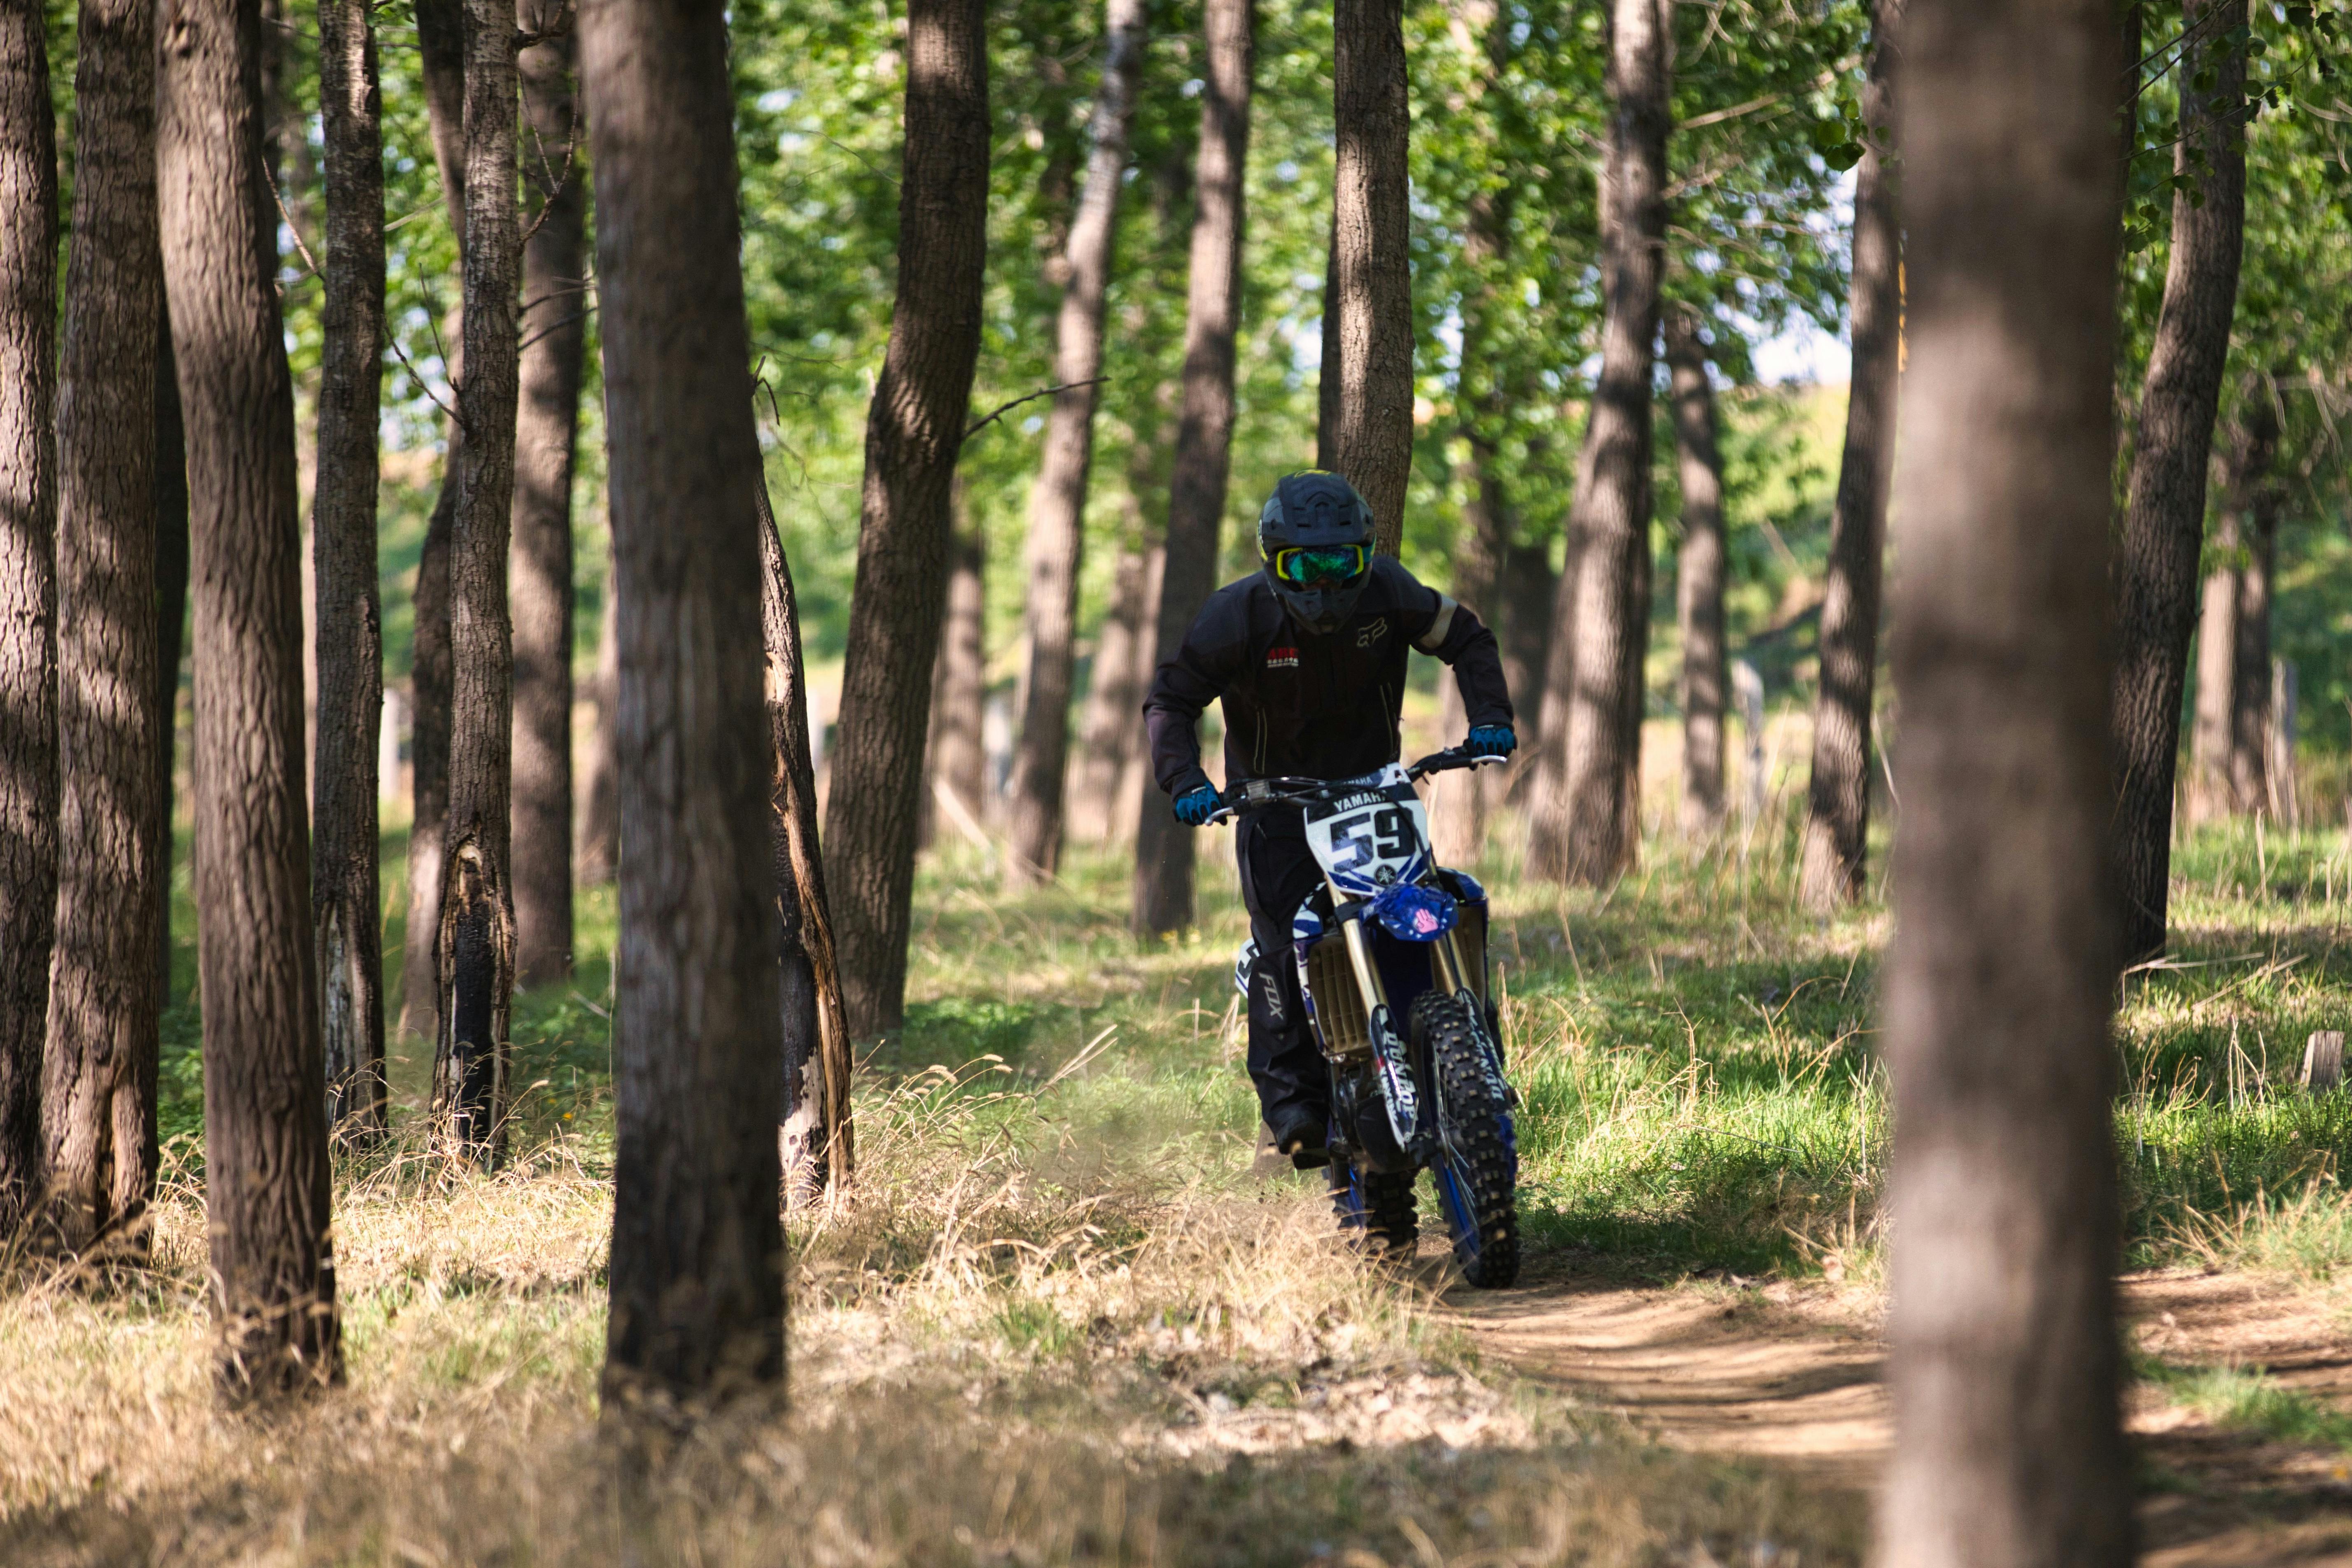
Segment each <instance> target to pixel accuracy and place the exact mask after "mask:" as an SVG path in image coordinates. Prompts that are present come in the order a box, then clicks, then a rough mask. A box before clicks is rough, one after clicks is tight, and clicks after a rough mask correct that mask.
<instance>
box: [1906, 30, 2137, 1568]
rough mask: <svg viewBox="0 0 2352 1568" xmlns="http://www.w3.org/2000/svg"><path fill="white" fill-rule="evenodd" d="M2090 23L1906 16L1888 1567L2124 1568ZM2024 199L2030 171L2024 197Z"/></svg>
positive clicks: (2111, 159)
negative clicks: (1902, 805)
mask: <svg viewBox="0 0 2352 1568" xmlns="http://www.w3.org/2000/svg"><path fill="white" fill-rule="evenodd" d="M1903 47H1904V60H1903V70H1904V95H1905V113H1904V176H1903V178H1904V205H1905V210H1906V220H1907V232H1908V237H1909V239H1910V245H1909V247H1908V254H1909V256H1910V258H1911V260H1910V264H1909V274H1910V293H1909V305H1908V310H1909V341H1910V367H1909V370H1908V371H1907V372H1906V386H1905V389H1904V406H1903V415H1902V420H1903V429H1902V445H1903V452H1904V458H1903V465H1902V468H1901V470H1900V472H1899V474H1898V476H1897V477H1898V478H1899V479H1900V480H1901V481H1902V485H1903V489H1902V490H1901V491H1900V492H1899V494H1898V496H1897V498H1896V505H1895V508H1894V509H1893V515H1894V520H1895V529H1896V535H1895V560H1896V563H1897V571H1898V577H1897V580H1896V583H1895V606H1894V608H1895V613H1894V616H1893V617H1892V624H1893V626H1894V644H1893V652H1894V679H1895V685H1896V687H1897V689H1900V690H1901V691H1902V693H1903V753H1902V759H1901V761H1902V767H1903V791H1904V795H1905V797H1906V806H1907V809H1906V811H1905V813H1904V817H1903V827H1902V832H1901V834H1900V835H1899V836H1898V838H1897V841H1896V847H1895V875H1894V885H1895V947H1894V951H1893V953H1892V955H1891V957H1890V960H1889V963H1888V975H1887V983H1886V1004H1885V1035H1886V1042H1887V1066H1888V1068H1889V1072H1890V1074H1891V1077H1892V1080H1893V1093H1894V1116H1895V1145H1894V1162H1893V1165H1892V1169H1891V1173H1890V1177H1889V1192H1888V1199H1889V1202H1890V1204H1891V1205H1892V1207H1893V1211H1894V1212H1895V1213H1896V1214H1899V1215H1902V1223H1901V1224H1900V1225H1899V1226H1896V1227H1895V1238H1894V1252H1893V1262H1892V1267H1893V1270H1894V1273H1893V1281H1892V1297H1893V1300H1894V1303H1895V1305H1894V1316H1893V1318H1892V1321H1891V1324H1890V1338H1891V1340H1892V1343H1893V1349H1892V1354H1891V1357H1890V1367H1891V1375H1890V1386H1891V1388H1892V1392H1893V1394H1894V1402H1895V1451H1894V1457H1893V1458H1892V1460H1891V1462H1890V1465H1889V1468H1888V1471H1887V1476H1886V1481H1885V1498H1884V1500H1883V1501H1882V1503H1881V1505H1880V1509H1879V1552H1878V1556H1879V1559H1880V1560H1881V1561H1883V1562H1885V1563H1901V1564H1904V1565H1905V1568H1986V1565H1989V1564H1998V1565H2001V1568H2062V1565H2063V1568H2122V1565H2123V1564H2126V1563H2129V1562H2131V1560H2132V1511H2131V1508H2132V1487H2131V1477H2130V1466H2129V1462H2128V1458H2127V1456H2126V1449H2125V1447H2124V1442H2123V1435H2122V1432H2121V1430H2120V1420H2119V1416H2120V1412H2119V1409H2118V1393H2117V1381H2118V1376H2119V1373H2120V1367H2119V1365H2118V1363H2119V1361H2120V1359H2121V1358H2120V1354H2119V1342H2118V1336H2117V1333H2116V1316H2115V1309H2116V1293H2115V1284H2114V1272H2115V1269H2116V1265H2117V1263H2118V1262H2119V1257H2118V1251H2119V1248H2118V1229H2119V1224H2118V1215H2117V1201H2116V1152H2115V1142H2114V1139H2113V1133H2112V1130H2111V1128H2110V1126H2109V1122H2108V1096H2109V1092H2110V1085H2109V1082H2108V1079H2109V1075H2110V1064H2111V1062H2112V1060H2113V1047H2111V1045H2110V1044H2109V1041H2108V1037H2107V1021H2108V1011H2109V1008H2110V1006H2111V1005H2112V1002H2113V996H2114V988H2115V956H2116V941H2115V938H2116V904H2115V901H2114V900H2113V899H2112V898H2111V897H2109V896H2108V858H2107V844H2106V839H2105V827H2106V824H2107V821H2108V814H2109V812H2110V811H2111V810H2112V809H2113V805H2114V798H2115V797H2114V795H2113V781H2112V778H2111V775H2110V773H2109V772H2108V762H2107V736H2106V731H2105V724H2104V722H2103V721H2104V719H2105V715H2106V712H2107V702H2108V688H2107V658H2108V655H2107V647H2108V643H2107V637H2106V631H2107V619H2108V576H2107V568H2108V525H2109V517H2110V514H2111V506H2112V501H2111V496H2112V490H2111V485H2110V479H2109V473H2110V468H2109V464H2110V460H2111V453H2112V451H2113V448H2112V446H2111V445H2110V443H2111V441H2112V438H2113V437H2112V424H2111V420H2112V407H2113V403H2112V385H2113V384H2112V379H2111V378H2112V375H2113V367H2114V363H2115V361H2114V331H2115V326H2114V323H2115V313H2114V310H2113V308H2112V307H2113V289H2114V279H2115V255H2116V250H2115V247H2116V201H2117V191H2116V180H2115V174H2114V168H2115V163H2116V156H2117V151H2118V149H2117V142H2116V121H2115V114H2114V109H2115V102H2114V85H2113V84H2114V81H2115V79H2116V72H2117V70H2118V68H2119V61H2118V58H2117V55H2116V24H2115V11H2114V7H2113V6H2112V5H2111V4H2109V0H2066V3H2065V4H2063V5H2052V4H2049V3H2048V0H2034V3H2027V0H1976V3H1973V4H1959V3H1956V0H1911V4H1910V5H1907V6H1906V15H1905V18H1904V40H1903ZM2021 172H2024V173H2023V174H2021Z"/></svg>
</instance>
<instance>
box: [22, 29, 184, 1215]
mask: <svg viewBox="0 0 2352 1568" xmlns="http://www.w3.org/2000/svg"><path fill="white" fill-rule="evenodd" d="M154 49H155V11H154V6H153V4H152V0H86V3H85V4H84V5H82V6H81V11H80V19H79V28H78V31H77V47H76V57H75V66H74V109H75V115H74V120H75V126H76V134H75V139H74V211H73V237H72V240H71V246H70V251H69V254H68V268H67V272H66V283H65V295H66V298H65V332H64V343H63V353H62V364H61V367H60V371H59V374H58V406H57V419H58V434H57V443H58V532H57V550H58V563H57V617H58V619H57V627H58V631H57V637H58V740H57V745H58V902H57V916H56V921H57V924H56V937H55V942H56V945H55V947H54V948H53V950H52V952H51V955H50V965H49V998H48V1048H47V1066H46V1068H45V1071H44V1073H43V1076H42V1087H41V1113H42V1142H43V1145H44V1156H45V1158H44V1163H45V1165H46V1173H47V1180H48V1184H49V1207H48V1215H49V1225H50V1227H51V1229H52V1231H53V1233H54V1238H55V1240H56V1241H57V1242H58V1244H60V1245H61V1246H62V1247H65V1248H66V1249H67V1250H68V1251H71V1252H76V1253H79V1252H84V1251H87V1250H89V1248H91V1247H95V1246H97V1245H98V1244H99V1243H100V1240H101V1239H104V1240H106V1241H108V1242H110V1243H112V1244H117V1245H121V1246H123V1247H128V1248H129V1249H131V1251H133V1252H140V1253H143V1252H144V1251H145V1249H146V1242H147V1237H146V1235H145V1219H146V1214H147V1207H148V1204H149V1202H150V1200H152V1197H153V1196H154V1192H155V1174H156V1163H157V1151H156V1133H155V1079H156V1053H157V1047H158V1037H157V1025H158V1010H157V1007H156V1002H155V988H154V985H153V984H152V973H151V972H150V970H149V967H148V966H149V964H150V963H151V962H152V953H153V952H154V947H155V932H154V930H153V927H152V923H151V922H152V921H153V920H154V917H155V913H156V910H157V907H158V906H157V902H156V899H155V884H156V882H157V881H158V880H159V879H162V878H163V875H164V864H165V863H166V861H165V857H166V856H167V854H168V850H167V848H166V846H165V842H164V840H163V835H162V832H161V831H160V830H161V827H162V822H161V819H160V815H159V812H158V809H157V806H158V803H157V801H156V799H155V763H154V758H155V751H156V748H157V745H158V742H159V739H160V737H159V735H158V733H157V727H156V723H155V720H156V714H155V710H154V703H153V701H152V691H153V689H154V687H155V662H156V661H155V616H154V606H155V477H154V474H155V449H154V444H153V443H154V433H155V426H154V419H153V412H154V407H155V322H156V321H157V319H158V318H159V316H160V314H161V311H162V307H163V256H162V253H161V251H160V250H159V249H158V248H157V245H158V239H157V235H156V217H155V54H154Z"/></svg>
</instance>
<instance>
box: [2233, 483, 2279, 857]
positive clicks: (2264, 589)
mask: <svg viewBox="0 0 2352 1568" xmlns="http://www.w3.org/2000/svg"><path fill="white" fill-rule="evenodd" d="M2241 515H2242V519H2243V521H2242V524H2241V526H2242V528H2243V529H2244V531H2245V534H2246V564H2245V569H2244V571H2243V572H2242V574H2240V576H2239V578H2238V613H2237V616H2236V622H2237V625H2236V627H2235V630H2236V632H2237V647H2236V657H2235V658H2232V659H2231V671H2230V677H2231V679H2230V688H2231V689H2230V791H2231V796H2232V797H2233V804H2234V805H2236V807H2237V810H2238V812H2239V814H2240V815H2242V816H2254V815H2256V814H2263V815H2269V814H2270V813H2271V812H2272V810H2273V806H2274V805H2276V797H2277V793H2278V792H2277V791H2276V789H2275V788H2274V786H2273V780H2272V777H2271V773H2272V766H2271V725H2272V676H2271V598H2272V593H2273V588H2272V584H2273V581H2274V580H2275V575H2276V571H2277V566H2278V514H2277V512H2276V511H2275V510H2273V507H2272V505H2271V502H2270V499H2269V497H2268V496H2267V495H2264V494H2261V493H2257V494H2256V495H2255V496H2254V497H2252V498H2251V504H2250V506H2249V507H2248V509H2247V510H2246V511H2245V512H2244V513H2242V514H2241Z"/></svg>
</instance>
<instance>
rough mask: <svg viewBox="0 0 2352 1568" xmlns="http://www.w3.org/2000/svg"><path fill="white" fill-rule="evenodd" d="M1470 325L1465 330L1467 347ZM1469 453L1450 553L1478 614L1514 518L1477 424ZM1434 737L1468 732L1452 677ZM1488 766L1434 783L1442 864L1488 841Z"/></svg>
mask: <svg viewBox="0 0 2352 1568" xmlns="http://www.w3.org/2000/svg"><path fill="white" fill-rule="evenodd" d="M1471 341H1472V333H1471V332H1470V331H1469V330H1468V329H1467V328H1465V331H1464V332H1463V345H1464V352H1465V353H1468V352H1469V344H1470V342H1471ZM1468 446H1469V448H1470V452H1469V458H1468V460H1467V461H1466V462H1465V463H1464V464H1463V477H1464V478H1465V479H1466V480H1467V481H1468V484H1469V494H1468V495H1467V496H1465V498H1464V499H1463V505H1462V521H1463V524H1464V528H1463V538H1462V543H1461V546H1460V548H1459V549H1458V550H1456V551H1455V552H1454V584H1453V592H1454V596H1455V597H1456V598H1458V599H1459V600H1461V602H1462V603H1464V604H1465V605H1469V606H1470V607H1471V608H1472V609H1474V610H1476V611H1478V612H1479V613H1480V614H1481V615H1485V616H1494V617H1495V618H1496V620H1499V619H1500V618H1501V616H1499V615H1497V614H1496V607H1495V606H1496V597H1497V595H1499V594H1500V593H1501V591H1502V586H1503V563H1504V561H1505V560H1506V559H1507V558H1508V556H1509V554H1510V548H1511V533H1512V519H1511V515H1510V511H1509V501H1508V500H1507V498H1506V496H1505V495H1504V493H1503V481H1502V477H1501V476H1500V475H1499V474H1497V473H1496V448H1495V444H1494V442H1493V441H1492V440H1490V439H1488V438H1487V437H1485V436H1483V435H1481V434H1479V433H1478V432H1476V431H1475V430H1474V431H1472V432H1471V433H1470V434H1469V436H1468ZM1437 713H1438V720H1437V729H1438V741H1439V742H1440V743H1441V744H1444V745H1449V746H1450V745H1456V744H1459V743H1460V742H1461V740H1462V737H1463V736H1464V735H1465V733H1466V732H1467V729H1468V720H1469V715H1468V712H1467V710H1465V708H1464V707H1463V705H1462V689H1461V687H1460V686H1459V685H1457V684H1456V683H1455V682H1454V681H1453V680H1452V679H1440V680H1439V682H1438V693H1437ZM1486 773H1487V770H1486V769H1484V768H1479V769H1475V770H1472V771H1468V772H1464V773H1454V774H1450V775H1449V774H1441V775H1439V777H1438V778H1437V779H1436V780H1434V781H1433V784H1432V786H1431V801H1430V840H1431V844H1432V846H1433V848H1434V849H1435V851H1436V854H1437V858H1438V859H1439V860H1440V861H1441V862H1444V863H1445V864H1447V865H1460V866H1466V865H1469V864H1470V863H1471V862H1472V861H1474V860H1475V859H1477V858H1478V857H1479V855H1480V854H1481V853H1483V852H1484V851H1485V849H1486V807H1487V805H1488V793H1489V792H1488V790H1487V788H1486V782H1487V781H1486Z"/></svg>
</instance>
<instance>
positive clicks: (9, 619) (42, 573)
mask: <svg viewBox="0 0 2352 1568" xmlns="http://www.w3.org/2000/svg"><path fill="white" fill-rule="evenodd" d="M45 23H46V13H45V10H44V8H43V7H42V6H41V5H38V4H36V3H35V0H0V1237H9V1236H12V1235H14V1234H15V1232H16V1227H17V1226H18V1225H19V1224H20V1223H21V1222H22V1221H23V1219H24V1217H25V1215H26V1213H27V1212H28V1211H29V1210H30V1208H31V1207H32V1205H34V1204H35V1203H36V1202H37V1201H38V1199H39V1196H40V1193H41V1182H42V1178H41V1043H42V1031H43V1027H44V1026H45V1024H46V1022H47V1016H48V1004H49V940H50V933H51V931H52V930H53V929H54V928H53V921H55V919H56V915H57V887H58V834H57V820H58V752H57V725H58V699H57V579H56V575H55V552H56V539H57V512H58V491H57V483H58V473H57V431H56V426H55V424H54V423H53V406H54V402H55V398H56V389H57V379H56V378H57V321H58V156H57V143H56V136H57V128H56V122H55V121H54V119H53V111H52V110H51V108H50V104H49V57H48V40H47V36H46V31H45Z"/></svg>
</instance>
